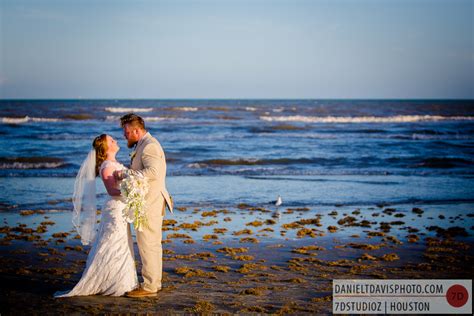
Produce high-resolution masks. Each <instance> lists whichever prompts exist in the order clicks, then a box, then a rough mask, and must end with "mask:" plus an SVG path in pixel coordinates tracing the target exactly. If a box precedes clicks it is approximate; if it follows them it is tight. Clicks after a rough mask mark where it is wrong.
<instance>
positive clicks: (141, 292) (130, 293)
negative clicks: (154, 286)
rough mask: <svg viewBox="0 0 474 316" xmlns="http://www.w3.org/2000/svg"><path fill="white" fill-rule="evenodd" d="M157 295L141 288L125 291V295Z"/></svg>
mask: <svg viewBox="0 0 474 316" xmlns="http://www.w3.org/2000/svg"><path fill="white" fill-rule="evenodd" d="M157 295H158V294H157V292H150V291H147V290H144V289H142V288H138V289H136V290H133V291H130V292H127V293H125V296H126V297H155V296H157Z"/></svg>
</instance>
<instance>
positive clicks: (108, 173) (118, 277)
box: [55, 113, 173, 297]
mask: <svg viewBox="0 0 474 316" xmlns="http://www.w3.org/2000/svg"><path fill="white" fill-rule="evenodd" d="M120 121H121V122H120V123H121V126H122V128H123V132H124V137H125V138H126V139H127V145H128V147H129V148H133V147H135V150H134V151H133V152H132V155H131V159H132V160H131V165H130V168H129V169H127V168H125V167H124V166H123V165H122V164H121V163H119V162H118V161H117V160H116V159H115V155H116V153H117V152H118V151H119V149H120V148H119V146H118V145H117V142H116V140H114V139H113V138H112V137H111V136H109V135H106V134H102V135H100V136H98V137H96V138H95V139H94V141H93V143H92V147H93V148H92V150H91V151H90V152H89V154H88V156H87V158H86V159H85V160H84V162H83V163H82V165H81V168H80V170H79V173H78V175H77V177H76V182H75V184H74V195H73V204H74V213H73V223H74V226H75V227H76V229H77V231H78V233H79V235H80V236H81V241H82V243H83V244H86V245H87V244H90V243H91V244H92V246H91V249H90V252H89V255H88V257H87V262H86V267H85V269H84V272H83V274H82V277H81V279H80V280H79V282H78V283H77V284H76V285H75V287H74V288H73V289H72V290H70V291H66V292H57V293H56V294H55V297H70V296H84V295H95V294H101V295H111V296H122V295H125V296H127V297H149V296H157V292H158V291H159V290H161V279H162V267H163V259H162V258H163V250H162V246H161V239H162V223H163V216H164V215H165V209H166V207H168V209H169V210H170V211H171V212H172V210H173V203H172V200H171V197H170V195H169V194H168V191H167V190H166V185H165V177H166V160H165V154H164V152H163V149H162V147H161V145H160V143H159V142H158V141H157V140H156V139H155V138H154V137H153V136H151V135H150V133H148V132H147V130H146V129H145V122H144V121H143V119H142V118H141V117H140V116H138V115H135V114H133V113H130V114H127V115H125V116H123V117H122V118H121V119H120ZM133 175H136V176H140V177H144V178H145V179H146V181H147V182H148V188H149V189H148V193H147V194H146V196H145V200H146V207H145V213H146V220H147V225H146V227H145V228H143V229H141V230H137V231H136V236H137V244H138V249H139V253H140V258H141V261H142V277H143V283H142V284H139V282H138V277H137V271H136V267H135V259H134V251H133V240H132V235H131V231H130V226H129V223H128V222H127V221H126V219H125V218H124V216H123V210H124V208H125V206H126V205H125V203H124V197H123V196H121V191H120V181H122V180H123V179H124V178H126V177H128V176H133ZM97 176H100V178H101V179H102V182H103V184H104V186H105V188H106V190H107V193H108V195H109V196H108V200H107V202H106V203H105V205H104V207H103V208H102V218H101V221H100V225H99V227H98V230H96V228H95V225H96V222H97V218H96V216H97V208H96V192H95V178H96V177H97Z"/></svg>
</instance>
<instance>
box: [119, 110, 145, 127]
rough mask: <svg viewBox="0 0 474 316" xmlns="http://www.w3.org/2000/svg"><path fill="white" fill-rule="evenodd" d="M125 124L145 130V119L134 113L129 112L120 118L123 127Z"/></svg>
mask: <svg viewBox="0 0 474 316" xmlns="http://www.w3.org/2000/svg"><path fill="white" fill-rule="evenodd" d="M125 124H129V125H131V126H133V127H138V128H141V129H142V130H145V121H144V120H143V119H142V118H141V117H140V116H138V115H136V114H133V113H128V114H126V115H124V116H122V117H121V118H120V126H122V128H123V127H124V126H125Z"/></svg>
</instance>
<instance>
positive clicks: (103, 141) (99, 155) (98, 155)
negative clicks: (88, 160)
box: [92, 134, 108, 177]
mask: <svg viewBox="0 0 474 316" xmlns="http://www.w3.org/2000/svg"><path fill="white" fill-rule="evenodd" d="M92 147H94V149H95V176H96V177H97V176H98V175H99V170H100V166H101V165H102V163H103V162H104V161H105V159H107V149H108V148H107V134H101V135H100V136H97V137H96V138H94V141H93V142H92Z"/></svg>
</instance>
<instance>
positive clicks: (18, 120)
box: [1, 116, 62, 124]
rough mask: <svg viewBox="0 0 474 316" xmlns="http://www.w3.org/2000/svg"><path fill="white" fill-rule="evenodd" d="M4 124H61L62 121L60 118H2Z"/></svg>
mask: <svg viewBox="0 0 474 316" xmlns="http://www.w3.org/2000/svg"><path fill="white" fill-rule="evenodd" d="M1 121H2V123H5V124H23V123H28V122H30V121H31V122H59V121H62V120H61V119H58V118H47V117H29V116H25V117H2V120H1Z"/></svg>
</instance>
